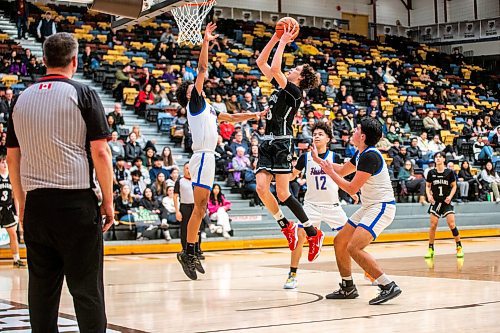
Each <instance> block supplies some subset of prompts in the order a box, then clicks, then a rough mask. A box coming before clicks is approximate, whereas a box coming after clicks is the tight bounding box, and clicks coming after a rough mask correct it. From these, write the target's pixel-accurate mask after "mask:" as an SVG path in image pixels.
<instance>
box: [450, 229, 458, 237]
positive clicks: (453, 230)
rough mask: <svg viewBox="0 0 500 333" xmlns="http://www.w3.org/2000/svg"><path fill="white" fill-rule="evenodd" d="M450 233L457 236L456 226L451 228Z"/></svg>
mask: <svg viewBox="0 0 500 333" xmlns="http://www.w3.org/2000/svg"><path fill="white" fill-rule="evenodd" d="M451 233H452V234H453V236H455V237H456V236H458V229H457V227H455V228H453V229H451Z"/></svg>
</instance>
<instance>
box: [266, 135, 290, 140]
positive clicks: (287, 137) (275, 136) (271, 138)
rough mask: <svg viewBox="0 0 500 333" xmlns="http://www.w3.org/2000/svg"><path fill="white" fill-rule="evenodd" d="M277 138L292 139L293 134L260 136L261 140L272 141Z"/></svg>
mask: <svg viewBox="0 0 500 333" xmlns="http://www.w3.org/2000/svg"><path fill="white" fill-rule="evenodd" d="M279 139H293V135H264V136H262V137H261V140H263V141H273V140H279Z"/></svg>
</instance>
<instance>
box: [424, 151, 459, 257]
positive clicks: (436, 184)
mask: <svg viewBox="0 0 500 333" xmlns="http://www.w3.org/2000/svg"><path fill="white" fill-rule="evenodd" d="M445 159H446V158H445V155H444V154H443V153H441V152H438V153H436V154H434V162H436V168H434V169H432V170H430V171H429V173H428V174H427V187H426V190H427V197H428V198H429V202H430V203H431V205H430V207H429V214H430V216H431V227H430V229H429V248H428V249H427V254H426V255H425V258H426V259H431V258H433V257H434V239H435V238H436V229H437V226H438V222H439V218H440V217H446V223H448V227H450V230H451V233H452V234H453V237H454V238H455V242H456V244H457V258H463V257H464V251H463V250H462V243H461V242H460V234H459V232H458V229H457V226H456V225H455V211H454V209H453V205H452V204H451V200H452V198H453V196H454V195H455V192H456V191H457V183H456V181H455V175H454V174H453V170H450V169H448V168H447V167H446V165H445Z"/></svg>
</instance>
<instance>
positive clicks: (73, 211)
mask: <svg viewBox="0 0 500 333" xmlns="http://www.w3.org/2000/svg"><path fill="white" fill-rule="evenodd" d="M43 53H44V56H43V60H44V63H45V65H46V66H47V75H46V76H44V77H42V78H41V79H40V81H38V82H37V83H35V84H33V85H32V86H30V87H29V88H28V89H26V90H25V91H24V92H23V93H22V94H21V95H20V96H19V98H18V99H17V102H16V104H15V105H14V108H13V111H12V116H11V117H10V119H9V127H8V137H7V148H8V163H9V167H10V173H11V174H10V175H11V181H12V187H13V191H14V195H15V197H16V198H18V200H19V220H20V222H21V223H24V237H25V243H26V248H27V255H28V270H29V288H28V301H29V313H30V321H31V328H32V331H33V332H35V333H36V332H44V333H45V332H57V331H58V329H57V317H58V310H59V300H60V296H61V288H62V284H63V280H64V278H66V282H67V285H68V288H69V291H70V293H71V295H72V296H73V303H74V306H75V312H76V317H77V320H78V326H79V328H80V332H105V330H106V313H105V307H104V286H103V240H102V232H103V231H106V230H107V229H108V228H109V227H110V226H111V224H112V223H113V190H112V188H113V170H112V165H111V151H110V150H109V148H108V144H107V142H106V138H107V137H108V136H109V129H108V126H107V123H106V119H105V114H104V108H103V106H102V103H101V101H100V99H99V97H98V96H97V93H96V92H95V91H93V90H92V89H90V88H89V87H87V86H85V85H82V84H80V83H78V82H75V81H73V80H71V77H72V76H73V75H74V73H75V72H76V70H77V67H78V43H77V41H76V40H75V39H74V37H73V36H72V35H71V34H68V33H57V34H55V35H52V36H50V37H49V38H47V39H46V40H45V43H44V44H43ZM94 168H95V173H96V176H97V180H98V181H99V185H100V187H101V189H102V195H103V203H102V205H101V208H100V212H99V207H98V203H97V198H96V196H95V194H94V191H93V188H94V187H95V184H94V182H93V174H94ZM101 214H102V215H104V216H105V222H104V225H103V222H102V218H101Z"/></svg>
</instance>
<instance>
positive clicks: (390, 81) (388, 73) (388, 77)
mask: <svg viewBox="0 0 500 333" xmlns="http://www.w3.org/2000/svg"><path fill="white" fill-rule="evenodd" d="M383 80H384V82H385V83H387V84H394V83H396V82H397V81H398V80H397V79H396V78H395V77H394V76H393V75H392V69H388V70H386V72H385V74H384V76H383Z"/></svg>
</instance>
